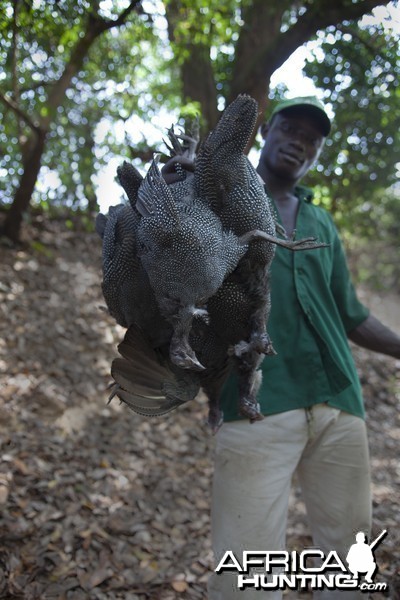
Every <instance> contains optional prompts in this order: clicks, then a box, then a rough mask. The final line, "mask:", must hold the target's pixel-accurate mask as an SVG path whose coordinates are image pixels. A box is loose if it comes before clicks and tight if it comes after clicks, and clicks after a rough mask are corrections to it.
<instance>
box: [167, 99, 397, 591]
mask: <svg viewBox="0 0 400 600" xmlns="http://www.w3.org/2000/svg"><path fill="white" fill-rule="evenodd" d="M330 128H331V124H330V120H329V118H328V116H327V114H326V112H325V109H324V107H323V105H322V104H321V103H320V102H319V101H318V99H317V98H314V97H300V98H294V99H290V100H285V101H283V102H281V103H280V104H278V105H277V106H276V108H275V109H274V111H273V113H272V116H271V119H270V121H269V122H268V123H266V124H264V125H263V127H262V130H261V131H262V135H263V138H264V146H263V148H262V151H261V155H260V161H259V165H258V167H257V171H258V174H259V176H260V177H261V178H262V180H263V182H264V184H265V189H266V192H267V194H268V196H269V197H270V198H271V199H272V201H273V204H274V206H275V209H276V217H277V220H278V221H279V222H280V224H281V225H282V226H283V227H284V229H285V230H286V233H287V235H288V236H290V235H291V234H292V233H293V231H294V230H296V236H297V237H298V238H302V237H308V236H315V237H316V238H317V239H318V240H320V241H322V242H328V243H329V244H330V245H329V247H328V248H322V249H318V250H312V251H305V252H293V253H292V252H290V251H288V250H285V249H283V248H279V247H277V248H276V255H275V258H274V260H273V263H272V268H271V304H272V308H271V313H270V317H269V321H268V333H269V336H270V338H271V340H272V343H273V345H274V348H275V350H276V351H277V355H276V356H273V357H271V356H268V357H266V358H265V360H264V362H263V365H262V371H263V383H262V386H261V388H260V392H259V395H258V401H259V403H260V407H261V412H262V413H263V414H264V415H265V418H264V420H262V421H258V422H256V423H254V424H250V423H249V422H248V420H245V419H241V418H240V416H239V415H238V414H237V411H236V406H237V402H236V400H237V386H236V384H235V380H234V378H233V377H232V378H231V379H230V380H229V381H228V383H227V385H226V386H225V389H224V392H223V398H222V407H223V410H224V424H223V425H222V427H221V429H220V430H219V432H218V433H217V436H216V452H215V471H214V478H213V491H212V540H213V549H214V554H215V559H216V564H218V563H219V562H220V560H221V559H222V557H223V556H224V554H225V553H226V551H232V552H233V553H234V554H235V556H236V557H237V558H238V559H239V561H240V560H241V559H242V553H243V552H244V551H254V550H258V551H279V550H284V549H285V537H286V522H287V511H288V502H289V494H290V487H291V481H292V477H293V475H294V473H295V472H297V475H298V479H299V482H300V486H301V489H302V494H303V498H304V501H305V504H306V509H307V516H308V520H309V524H310V529H311V533H312V537H313V543H314V545H315V546H316V547H318V548H319V549H321V550H322V551H323V552H324V554H325V555H328V554H329V553H330V552H331V551H333V550H335V551H336V552H337V553H338V555H339V556H340V557H341V560H342V562H343V563H345V558H346V555H347V552H348V550H349V548H350V546H351V544H352V543H353V540H354V535H355V534H356V533H357V532H364V534H365V535H367V536H369V533H370V528H371V495H370V470H369V455H368V444H367V434H366V428H365V421H364V407H363V400H362V393H361V387H360V383H359V379H358V376H357V372H356V368H355V365H354V362H353V358H352V356H351V351H350V348H349V345H348V341H347V339H348V338H349V339H351V340H352V341H353V342H355V343H356V344H359V345H361V346H364V347H366V348H369V349H370V350H374V351H377V352H382V353H384V354H388V355H391V356H394V357H396V358H400V337H399V336H398V335H396V334H395V333H393V332H392V331H390V330H389V329H387V328H386V327H385V326H384V325H382V324H381V323H380V322H379V321H378V320H377V319H376V318H375V317H373V316H372V315H371V314H369V311H368V309H367V308H366V307H364V306H363V305H362V304H361V303H360V302H359V300H358V299H357V296H356V293H355V290H354V288H353V285H352V283H351V279H350V275H349V271H348V267H347V264H346V259H345V255H344V252H343V249H342V245H341V242H340V239H339V237H338V234H337V231H336V228H335V226H334V224H333V221H332V219H331V217H330V216H329V214H328V213H327V212H326V211H325V210H323V209H322V208H320V207H318V206H315V205H313V204H312V191H311V190H309V189H307V188H305V187H303V186H300V185H298V184H299V182H300V180H301V179H302V178H303V177H304V176H305V175H306V173H307V172H308V171H309V169H310V168H311V167H312V165H313V164H314V162H315V161H316V159H317V158H318V156H319V155H320V152H321V150H322V148H323V145H324V142H325V139H326V137H327V135H328V134H329V132H330ZM175 162H181V163H182V164H183V166H185V168H188V169H189V168H193V166H190V164H189V163H188V161H187V160H182V159H181V158H179V157H176V158H175V159H172V160H171V161H169V163H167V166H166V168H165V169H164V170H163V172H164V173H165V176H166V179H167V181H168V182H171V183H172V182H173V181H174V175H173V173H172V171H173V169H174V163H175ZM281 597H282V592H280V591H266V590H260V591H257V590H254V589H250V588H249V589H246V590H239V589H238V588H237V572H236V571H234V572H231V573H229V572H223V573H222V572H221V573H219V574H217V573H215V574H213V575H212V576H211V578H210V582H209V600H235V599H236V598H238V599H239V598H241V599H243V600H264V599H265V600H267V599H268V600H272V599H273V600H277V599H280V598H281ZM314 597H315V598H327V599H329V600H334V599H336V598H343V600H344V599H356V598H361V597H364V598H365V595H364V596H362V595H360V594H359V593H358V591H357V590H350V591H337V592H335V591H332V590H325V591H322V592H315V593H314Z"/></svg>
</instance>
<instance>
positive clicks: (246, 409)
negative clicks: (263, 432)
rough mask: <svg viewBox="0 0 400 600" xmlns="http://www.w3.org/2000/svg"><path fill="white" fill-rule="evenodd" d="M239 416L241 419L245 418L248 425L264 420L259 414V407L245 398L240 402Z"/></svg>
mask: <svg viewBox="0 0 400 600" xmlns="http://www.w3.org/2000/svg"><path fill="white" fill-rule="evenodd" d="M239 414H240V415H242V417H247V418H248V419H249V421H250V423H255V422H256V421H262V420H263V419H264V415H262V414H261V413H260V405H259V404H258V403H257V402H253V401H252V400H249V399H247V398H243V399H241V400H240V402H239Z"/></svg>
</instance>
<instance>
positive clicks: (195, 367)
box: [170, 347, 205, 371]
mask: <svg viewBox="0 0 400 600" xmlns="http://www.w3.org/2000/svg"><path fill="white" fill-rule="evenodd" d="M170 358H171V361H172V362H173V364H174V365H176V366H177V367H180V368H181V369H190V370H192V371H204V369H205V367H204V366H203V365H202V364H201V362H200V361H199V360H198V358H197V356H196V355H195V353H194V352H193V350H192V349H191V348H190V347H189V348H188V349H187V350H184V349H183V348H172V347H170Z"/></svg>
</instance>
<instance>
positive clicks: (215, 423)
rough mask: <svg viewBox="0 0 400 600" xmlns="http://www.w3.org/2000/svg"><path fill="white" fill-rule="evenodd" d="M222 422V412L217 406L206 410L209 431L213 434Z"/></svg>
mask: <svg viewBox="0 0 400 600" xmlns="http://www.w3.org/2000/svg"><path fill="white" fill-rule="evenodd" d="M223 422H224V413H223V412H222V410H220V409H219V408H215V407H213V408H210V410H209V412H208V419H207V424H208V426H209V427H210V429H211V433H212V434H213V435H215V434H216V433H217V432H218V431H219V429H220V428H221V426H222V423H223Z"/></svg>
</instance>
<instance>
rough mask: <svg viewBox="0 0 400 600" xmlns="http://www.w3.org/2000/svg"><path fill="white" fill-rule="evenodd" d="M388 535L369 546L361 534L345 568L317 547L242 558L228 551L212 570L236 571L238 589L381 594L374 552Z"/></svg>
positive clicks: (383, 588)
mask: <svg viewBox="0 0 400 600" xmlns="http://www.w3.org/2000/svg"><path fill="white" fill-rule="evenodd" d="M386 535H387V531H386V529H385V530H383V531H382V533H380V534H379V535H378V537H377V538H376V539H375V540H374V541H373V542H372V543H370V544H368V543H367V539H366V536H365V534H364V533H363V532H361V531H360V532H359V533H357V535H356V541H355V544H352V546H351V547H350V548H349V551H348V553H347V556H346V563H347V566H346V565H345V564H344V562H343V560H342V559H341V558H340V557H339V556H338V554H337V552H335V551H334V550H332V551H331V552H329V553H328V554H325V553H324V552H322V550H319V549H318V548H309V549H306V550H303V551H302V552H296V551H293V552H286V551H284V550H278V551H262V550H260V551H259V550H255V551H250V550H249V551H245V552H243V556H242V559H241V560H239V558H238V557H237V556H236V555H235V553H234V552H232V551H231V550H227V551H226V552H225V554H224V556H223V557H222V559H221V560H220V562H219V563H218V566H217V567H216V569H215V572H216V573H223V572H228V571H229V572H232V571H233V572H234V571H237V573H238V576H237V587H238V589H240V590H245V589H247V588H253V589H256V590H285V589H291V590H304V589H311V590H324V589H326V590H351V589H359V590H361V591H362V592H365V593H373V592H378V591H379V592H384V591H386V590H387V587H388V586H387V583H385V582H374V577H375V575H376V572H377V569H378V566H377V564H376V561H375V557H374V553H373V550H374V549H375V548H376V547H377V546H378V544H380V543H381V542H382V541H383V539H384V538H385V536H386Z"/></svg>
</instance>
